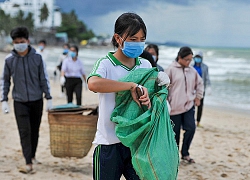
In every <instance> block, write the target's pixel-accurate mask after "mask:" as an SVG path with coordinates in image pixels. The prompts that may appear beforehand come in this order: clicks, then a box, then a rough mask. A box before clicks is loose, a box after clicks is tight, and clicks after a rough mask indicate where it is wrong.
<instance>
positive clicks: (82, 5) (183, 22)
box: [56, 0, 250, 47]
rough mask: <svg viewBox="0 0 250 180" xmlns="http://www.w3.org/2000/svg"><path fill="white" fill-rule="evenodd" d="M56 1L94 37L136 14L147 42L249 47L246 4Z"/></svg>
mask: <svg viewBox="0 0 250 180" xmlns="http://www.w3.org/2000/svg"><path fill="white" fill-rule="evenodd" d="M70 2H71V3H70V4H71V6H69V1H64V0H57V1H56V3H57V4H58V5H59V6H60V7H61V8H62V11H65V12H68V11H70V10H72V9H75V11H76V13H77V15H78V16H79V18H80V19H81V20H83V21H84V22H85V23H86V24H87V26H88V27H89V28H90V29H92V30H93V31H94V32H95V33H96V34H102V33H103V34H113V27H114V22H115V20H116V19H117V17H118V16H119V15H120V14H122V13H123V12H135V13H137V14H139V15H140V16H141V17H142V18H143V20H144V22H145V23H146V25H147V29H148V35H147V40H148V41H157V42H166V41H177V42H183V43H187V44H192V45H198V46H227V47H250V1H249V0H237V1H236V0H136V1H135V0H126V1H122V0H70Z"/></svg>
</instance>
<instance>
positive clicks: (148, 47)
mask: <svg viewBox="0 0 250 180" xmlns="http://www.w3.org/2000/svg"><path fill="white" fill-rule="evenodd" d="M151 48H153V49H154V50H155V52H156V55H157V56H159V48H158V46H157V45H156V44H149V45H147V47H146V48H145V50H146V51H148V50H149V49H151Z"/></svg>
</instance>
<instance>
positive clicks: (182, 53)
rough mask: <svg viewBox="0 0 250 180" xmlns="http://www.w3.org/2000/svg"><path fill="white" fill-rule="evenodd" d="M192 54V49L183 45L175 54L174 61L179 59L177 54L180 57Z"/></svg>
mask: <svg viewBox="0 0 250 180" xmlns="http://www.w3.org/2000/svg"><path fill="white" fill-rule="evenodd" d="M190 54H192V55H193V51H192V49H191V48H190V47H187V46H184V47H181V48H180V50H179V52H178V54H177V57H176V58H175V60H176V61H178V59H179V56H180V57H181V58H184V57H186V56H188V55H190Z"/></svg>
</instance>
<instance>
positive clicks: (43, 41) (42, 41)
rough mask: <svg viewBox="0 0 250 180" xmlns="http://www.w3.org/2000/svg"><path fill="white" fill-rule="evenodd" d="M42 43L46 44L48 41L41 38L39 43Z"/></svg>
mask: <svg viewBox="0 0 250 180" xmlns="http://www.w3.org/2000/svg"><path fill="white" fill-rule="evenodd" d="M40 43H43V44H45V45H46V41H45V40H43V39H42V40H40V41H39V42H38V44H40Z"/></svg>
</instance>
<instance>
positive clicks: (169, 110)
mask: <svg viewBox="0 0 250 180" xmlns="http://www.w3.org/2000/svg"><path fill="white" fill-rule="evenodd" d="M167 107H168V113H169V114H170V112H171V107H170V104H169V102H168V100H167Z"/></svg>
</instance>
